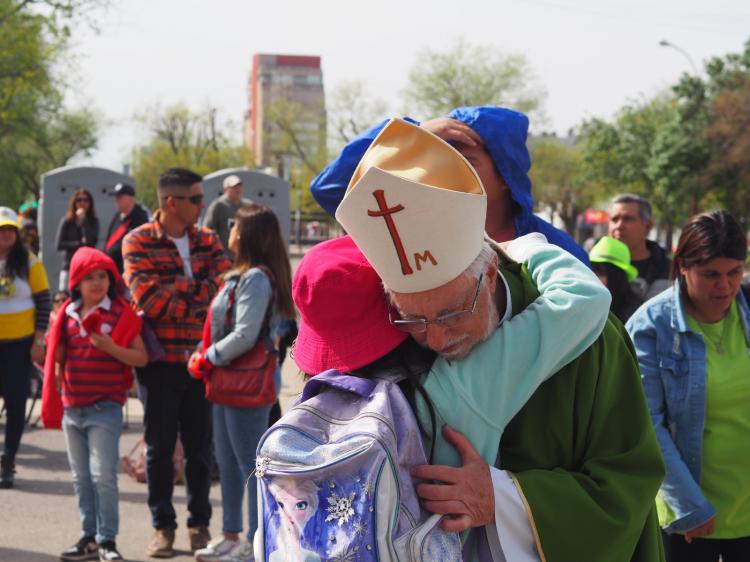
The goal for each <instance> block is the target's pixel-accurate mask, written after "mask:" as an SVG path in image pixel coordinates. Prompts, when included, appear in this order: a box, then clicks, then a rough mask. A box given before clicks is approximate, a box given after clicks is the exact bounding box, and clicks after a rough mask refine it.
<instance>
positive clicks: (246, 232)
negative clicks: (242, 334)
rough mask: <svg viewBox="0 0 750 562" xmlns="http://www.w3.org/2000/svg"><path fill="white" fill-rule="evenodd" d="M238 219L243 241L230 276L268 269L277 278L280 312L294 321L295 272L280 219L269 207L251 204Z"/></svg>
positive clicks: (244, 208) (277, 297)
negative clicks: (290, 264)
mask: <svg viewBox="0 0 750 562" xmlns="http://www.w3.org/2000/svg"><path fill="white" fill-rule="evenodd" d="M235 219H237V233H238V234H239V236H240V239H239V247H238V248H237V257H236V258H235V262H234V263H235V267H234V269H233V270H232V271H230V275H236V274H240V275H242V274H243V273H245V272H246V271H247V270H248V269H250V268H251V267H254V266H258V265H265V266H266V267H267V268H268V269H270V270H271V272H272V273H273V275H274V277H275V282H276V307H277V310H278V311H279V312H280V313H281V315H282V316H284V317H285V318H287V319H288V320H294V319H295V318H296V312H295V310H294V301H293V300H292V272H291V267H290V266H289V256H288V255H287V253H286V245H285V244H284V238H283V237H282V236H281V228H280V227H279V221H278V219H277V218H276V215H275V214H274V212H273V211H272V210H271V209H269V208H268V207H264V206H263V205H258V204H257V203H251V204H250V205H245V206H243V207H241V208H240V210H239V211H237V214H236V215H235Z"/></svg>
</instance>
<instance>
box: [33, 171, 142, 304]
mask: <svg viewBox="0 0 750 562" xmlns="http://www.w3.org/2000/svg"><path fill="white" fill-rule="evenodd" d="M118 183H129V184H130V185H132V186H135V182H134V180H133V178H132V177H130V176H128V175H125V174H120V173H118V172H113V171H112V170H106V169H104V168H93V167H87V166H81V167H78V166H64V167H62V168H57V169H55V170H52V171H50V172H47V173H46V174H43V175H42V191H41V199H40V201H39V213H38V217H39V219H38V223H39V240H40V244H41V246H40V248H41V249H40V251H39V255H40V256H41V259H42V262H43V263H44V267H45V269H46V270H47V277H48V278H49V282H50V287H52V288H53V289H55V290H56V289H57V285H58V279H59V276H60V266H61V265H62V253H61V252H58V251H57V247H56V245H55V238H56V237H57V228H58V226H59V224H60V221H61V220H62V218H63V217H64V216H65V213H66V211H67V209H68V201H69V199H70V196H71V194H72V193H73V191H75V189H76V188H77V187H82V188H84V189H86V190H87V191H88V192H89V193H91V196H92V197H93V198H94V209H95V211H96V216H97V218H98V219H99V241H98V243H97V245H96V246H97V248H100V249H101V248H103V247H104V244H105V243H106V240H104V238H105V237H106V236H107V227H108V226H109V222H110V221H111V220H112V217H113V216H114V214H115V213H116V212H117V209H116V207H115V201H114V197H112V188H114V186H115V185H117V184H118Z"/></svg>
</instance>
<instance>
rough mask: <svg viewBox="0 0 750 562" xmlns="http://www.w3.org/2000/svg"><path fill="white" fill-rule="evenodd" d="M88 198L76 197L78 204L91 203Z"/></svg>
mask: <svg viewBox="0 0 750 562" xmlns="http://www.w3.org/2000/svg"><path fill="white" fill-rule="evenodd" d="M90 202H91V201H89V198H88V197H76V203H90Z"/></svg>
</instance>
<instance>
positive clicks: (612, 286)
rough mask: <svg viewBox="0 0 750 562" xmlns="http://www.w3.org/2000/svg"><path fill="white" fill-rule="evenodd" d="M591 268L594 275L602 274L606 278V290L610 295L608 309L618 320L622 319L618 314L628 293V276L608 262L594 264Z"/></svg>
mask: <svg viewBox="0 0 750 562" xmlns="http://www.w3.org/2000/svg"><path fill="white" fill-rule="evenodd" d="M591 268H592V269H593V270H594V273H600V272H602V273H604V275H605V276H606V277H607V289H609V292H610V293H611V295H612V306H611V307H610V309H611V310H612V312H614V313H615V315H616V316H617V317H618V318H622V317H621V316H620V314H621V312H622V310H623V307H624V306H625V304H626V302H625V301H626V299H627V296H628V293H629V292H630V283H629V282H628V274H627V273H625V272H624V271H623V270H622V269H620V268H619V267H617V266H616V265H614V264H611V263H609V262H594V263H592V264H591Z"/></svg>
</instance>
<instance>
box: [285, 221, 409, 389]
mask: <svg viewBox="0 0 750 562" xmlns="http://www.w3.org/2000/svg"><path fill="white" fill-rule="evenodd" d="M292 297H293V298H294V303H295V304H296V305H297V309H298V310H299V312H300V317H301V319H300V325H299V334H298V335H297V339H296V340H295V342H294V354H293V355H294V361H295V362H296V363H297V365H298V366H299V368H300V369H302V371H304V372H305V373H308V374H310V375H317V374H318V373H322V372H323V371H326V370H328V369H338V370H339V371H343V372H351V371H355V370H357V369H359V368H360V367H364V366H365V365H368V364H369V363H372V362H373V361H374V360H376V359H379V358H381V357H383V356H384V355H386V354H387V353H388V352H389V351H391V350H393V349H394V348H396V346H398V345H399V344H400V343H401V342H403V341H404V340H405V339H406V338H407V337H408V335H407V334H406V333H404V332H402V331H401V330H398V329H397V328H394V327H393V326H392V325H391V323H390V322H389V320H388V306H387V304H386V299H385V294H384V292H383V284H382V282H381V281H380V278H379V277H378V275H377V273H375V270H374V269H373V268H372V266H371V265H370V263H369V262H368V261H367V258H365V256H364V255H363V254H362V252H360V251H359V248H357V246H355V244H354V242H353V241H352V239H351V238H350V237H349V236H343V237H341V238H336V239H334V240H329V241H327V242H323V243H321V244H318V245H317V246H314V247H313V248H312V249H310V251H309V252H307V254H305V257H304V258H302V261H301V262H300V264H299V266H298V268H297V273H296V274H295V276H294V282H293V283H292Z"/></svg>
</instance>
